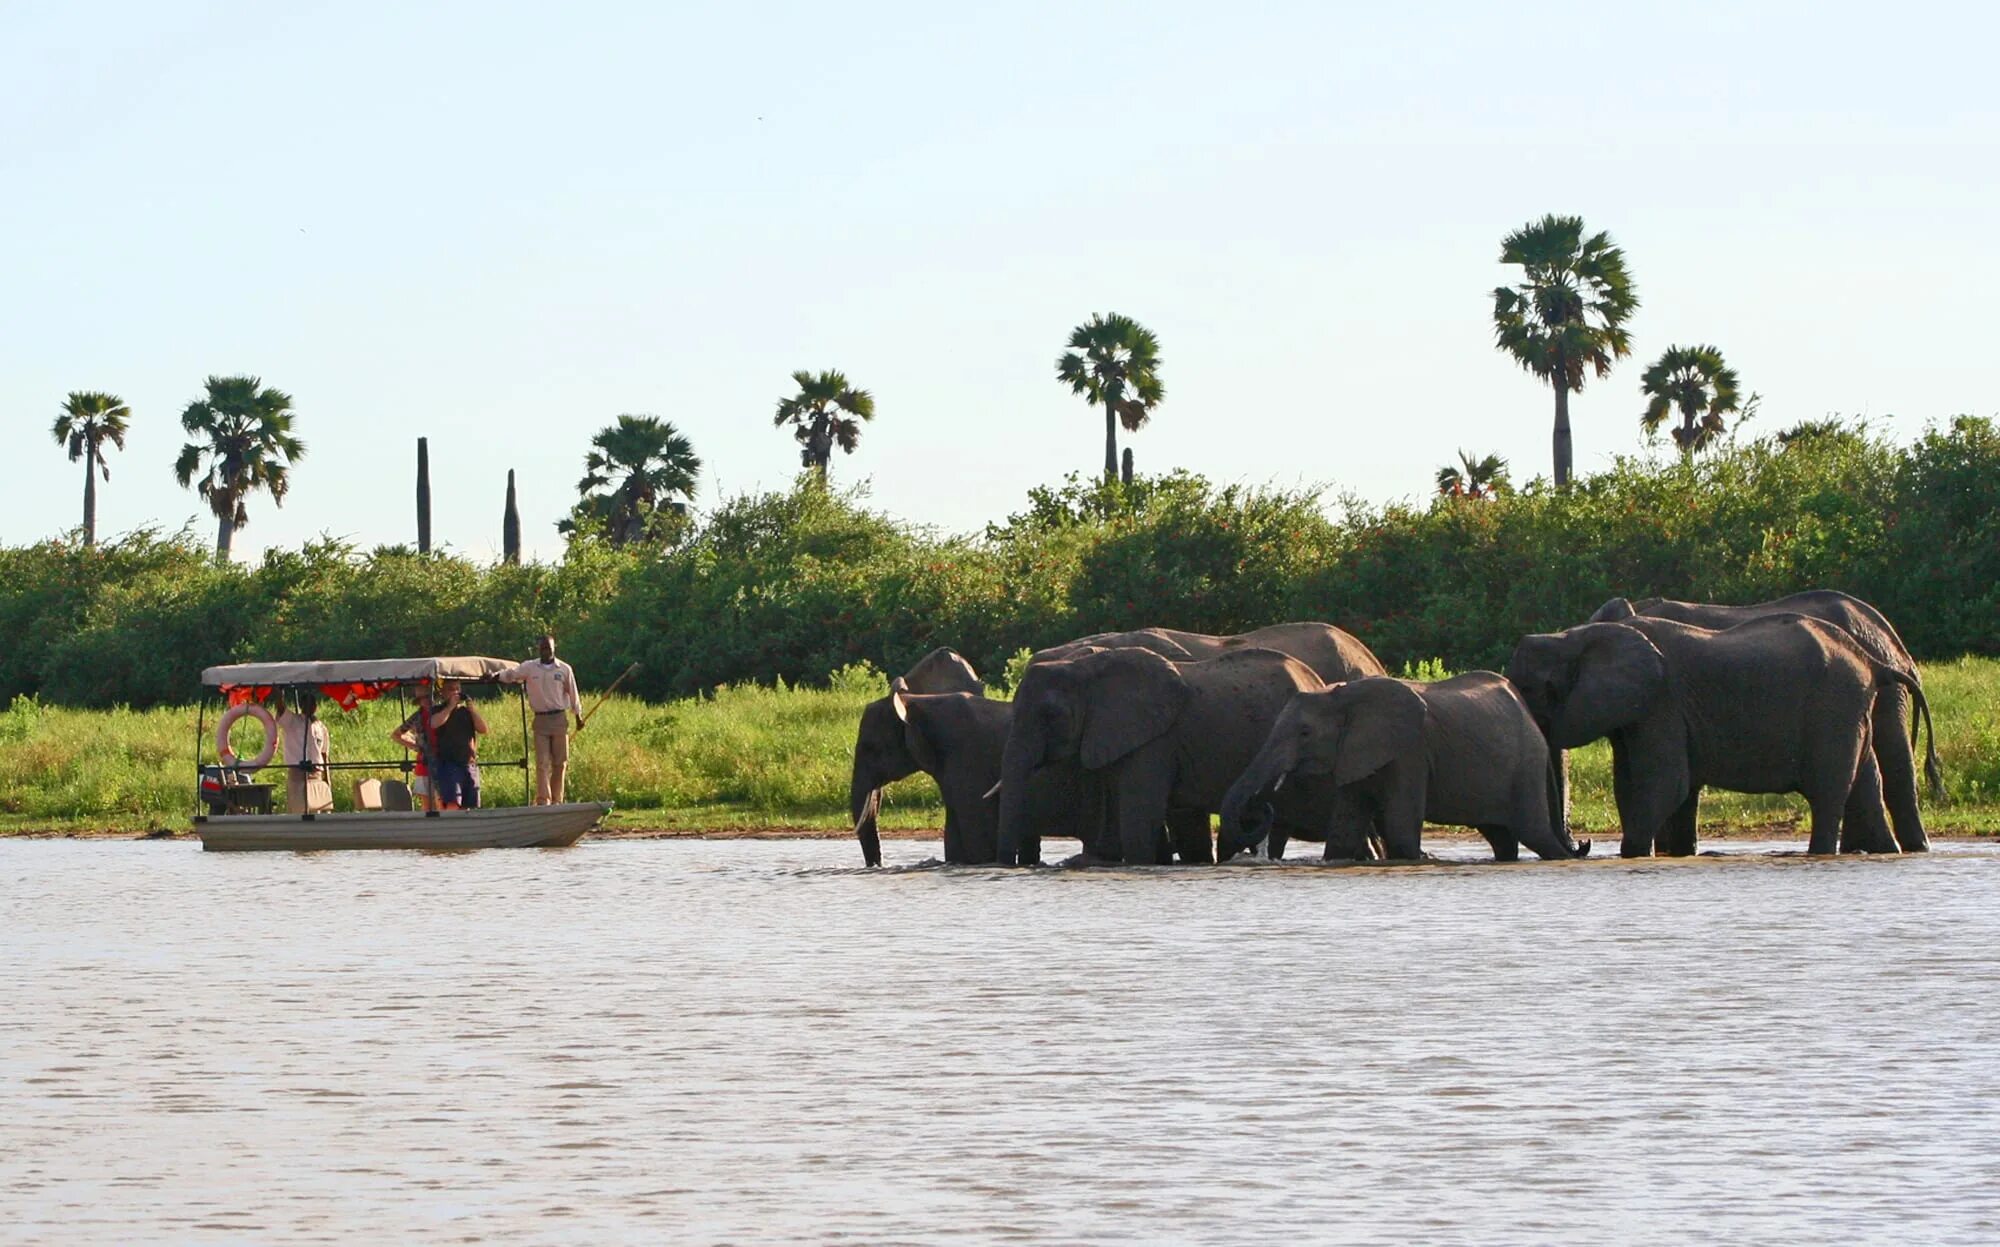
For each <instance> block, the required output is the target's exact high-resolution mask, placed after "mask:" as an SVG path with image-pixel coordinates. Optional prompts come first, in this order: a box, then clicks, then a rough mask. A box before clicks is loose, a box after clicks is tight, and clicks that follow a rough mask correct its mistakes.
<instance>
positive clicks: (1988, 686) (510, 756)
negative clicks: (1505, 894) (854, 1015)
mask: <svg viewBox="0 0 2000 1247" xmlns="http://www.w3.org/2000/svg"><path fill="white" fill-rule="evenodd" d="M1924 682H1925V687H1926V689H1927V690H1928V691H1929V696H1930V699H1931V707H1932V713H1933V717H1934V719H1935V722H1936V725H1937V743H1938V753H1939V755H1940V757H1941V759H1942V761H1943V764H1944V770H1945V777H1946V783H1947V785H1948V789H1949V793H1948V796H1947V798H1946V799H1945V800H1943V801H1937V800H1933V799H1931V798H1930V796H1929V794H1926V797H1925V804H1924V809H1925V818H1926V821H1927V824H1928V826H1929V827H1930V830H1931V832H1932V834H1933V835H1939V836H1994V835H2000V661H1996V660H1993V659H1988V658H1962V659H1958V660H1956V661H1954V662H1947V663H1935V664H1930V665H1927V666H1926V667H1925V668H1924ZM882 687H883V684H882V680H881V676H880V675H879V674H878V673H875V672H873V671H871V670H868V669H866V668H859V667H857V668H852V669H849V670H848V671H846V672H843V673H841V674H840V675H839V676H837V677H836V678H835V680H834V681H833V683H832V685H831V687H828V688H822V689H790V688H782V687H780V688H761V687H751V688H725V689H722V690H720V691H718V692H717V693H716V695H715V696H713V697H709V698H695V699H688V700H684V701H675V702H668V703H664V704H655V703H650V702H643V701H637V700H633V699H629V698H622V697H614V698H612V699H611V700H610V701H609V702H607V703H606V704H605V706H604V708H603V709H602V710H601V711H600V712H598V714H597V715H596V717H594V718H593V719H592V720H591V722H590V725H589V727H588V728H587V729H586V730H585V731H584V732H583V733H581V734H580V735H579V736H578V737H577V738H576V739H575V742H574V745H573V757H572V763H571V771H570V792H571V793H572V795H576V796H584V797H589V798H592V799H602V800H609V801H611V802H613V803H614V804H615V805H616V807H617V809H616V811H615V813H614V814H613V815H612V818H611V820H610V822H609V825H608V828H607V833H606V834H613V835H634V836H640V835H643V836H658V837H691V838H720V837H744V836H756V837H760V838H773V837H798V836H804V837H814V838H817V837H832V838H841V837H845V836H847V835H848V834H849V827H850V823H849V819H848V814H847V787H848V772H849V769H850V766H851V762H852V757H853V748H854V731H855V726H856V723H857V721H858V719H859V717H860V714H861V710H862V707H863V706H865V705H866V704H867V703H868V702H869V701H870V700H871V699H873V698H875V697H877V696H879V695H880V692H881V690H882ZM485 705H486V709H487V711H488V714H487V718H488V720H489V722H490V723H491V724H492V729H493V730H492V733H491V734H490V735H489V736H488V737H487V738H486V740H485V742H484V744H483V746H482V753H483V756H484V757H485V758H486V759H487V761H486V763H485V770H486V796H487V801H488V802H489V803H492V804H513V803H518V802H520V801H521V800H522V799H523V797H524V795H525V792H526V777H525V773H524V771H523V770H522V768H520V767H519V766H518V765H508V763H510V762H515V761H517V760H518V759H520V758H521V757H523V756H524V753H525V749H524V740H523V737H522V728H521V722H520V718H519V715H518V714H517V713H516V712H515V711H514V709H513V706H512V704H511V703H510V702H497V701H496V702H492V703H485ZM324 717H325V718H326V720H327V723H328V727H329V731H330V733H331V735H332V738H333V751H334V757H335V759H336V760H344V759H356V760H358V759H393V758H394V757H396V756H397V755H399V754H400V752H401V751H400V750H399V749H397V748H396V747H395V746H392V745H391V744H390V743H389V739H388V737H389V733H390V732H391V731H392V730H393V729H394V728H395V727H396V725H397V723H398V722H399V721H400V715H399V713H398V708H397V707H396V706H395V705H394V704H382V703H376V704H364V705H362V706H361V707H359V708H358V709H356V710H355V711H352V712H341V711H339V710H336V709H333V708H331V707H329V708H328V709H327V710H326V712H325V714H324ZM196 721H197V716H196V712H195V710H194V708H192V707H166V708H160V709H155V710H147V711H133V710H124V709H114V710H72V709H67V708H62V707H54V706H44V705H41V704H40V703H38V702H35V701H32V700H30V699H25V698H17V699H16V700H15V702H14V703H13V704H12V705H11V706H10V707H8V708H7V709H5V710H0V836H7V835H29V836H47V835H59V836H112V837H133V836H140V835H146V834H149V833H162V832H179V833H185V832H187V831H188V830H189V829H190V825H191V824H190V819H191V818H192V816H193V814H194V813H195V806H194V776H193V760H194V749H195V743H196V732H195V726H196ZM205 722H206V730H207V732H208V733H209V735H210V736H212V733H213V728H214V722H215V718H214V713H213V711H212V710H211V711H210V712H209V714H208V715H207V716H206V720H205ZM239 732H240V736H239V738H238V742H237V744H238V748H239V750H240V751H246V752H254V751H255V749H256V747H257V743H258V742H257V741H256V739H255V737H256V735H257V732H256V729H255V728H254V727H251V726H243V727H240V728H239ZM204 748H205V749H206V750H207V753H206V755H205V756H207V757H210V758H212V757H213V748H214V745H213V741H212V739H209V740H206V741H205V742H204ZM1610 771H1611V766H1610V750H1609V748H1608V747H1607V746H1605V745H1604V744H1602V743H1599V744H1597V745H1594V746H1592V747H1591V748H1589V749H1583V750H1578V751H1576V752H1575V753H1574V754H1573V755H1572V763H1571V774H1572V780H1573V800H1574V811H1573V813H1574V817H1575V820H1576V822H1577V823H1578V825H1579V827H1580V834H1583V835H1592V834H1600V835H1601V834H1607V829H1611V828H1615V827H1616V825H1617V817H1616V812H1615V809H1614V807H1613V803H1612V799H1611V776H1610ZM374 773H375V774H377V775H379V776H381V777H384V778H387V777H391V776H393V775H395V774H396V771H395V769H394V768H393V767H384V768H383V769H381V770H379V771H377V772H374ZM362 774H364V773H356V772H342V773H341V774H340V776H339V783H337V784H336V785H335V801H336V805H337V808H343V809H344V808H347V807H348V806H349V804H350V802H351V798H352V794H353V784H354V781H355V780H356V779H359V778H361V777H362ZM1702 814H1703V826H1702V829H1701V834H1702V835H1703V836H1704V837H1710V838H1714V837H1718V836H1752V835H1754V836H1770V835H1789V834H1796V835H1798V836H1799V837H1800V838H1803V836H1804V832H1803V831H1802V830H1800V831H1797V832H1796V833H1789V832H1785V831H1782V830H1779V828H1781V827H1783V826H1785V825H1788V824H1792V825H1796V824H1798V823H1799V822H1800V820H1802V819H1803V818H1804V814H1805V806H1804V803H1803V802H1801V801H1799V800H1798V799H1796V798H1790V797H1758V796H1742V795H1739V794H1734V793H1711V794H1708V795H1707V796H1706V797H1705V798H1704V800H1703V803H1702ZM943 819H944V811H943V810H942V809H941V808H940V807H939V806H938V803H937V789H936V786H935V785H934V784H932V783H931V781H930V780H929V779H928V778H926V777H925V776H922V775H917V776H913V777H911V778H910V779H907V780H904V781H902V782H901V783H898V784H895V785H892V786H891V787H890V788H889V789H888V790H887V791H886V792H885V794H884V800H883V808H882V815H881V824H882V832H883V834H884V835H886V836H890V837H896V838H908V837H916V838H923V837H925V836H931V835H935V834H936V830H935V829H936V828H938V827H939V826H941V825H942V823H943Z"/></svg>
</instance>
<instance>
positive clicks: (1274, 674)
mask: <svg viewBox="0 0 2000 1247" xmlns="http://www.w3.org/2000/svg"><path fill="white" fill-rule="evenodd" d="M1919 716H1921V717H1922V719H1923V721H1924V726H1925V727H1926V728H1927V729H1928V728H1929V726H1930V708H1929V704H1928V702H1927V701H1926V700H1925V698H1924V691H1923V684H1922V681H1921V679H1920V678H1919V676H1918V673H1917V668H1916V664H1915V662H1914V661H1912V659H1911V658H1910V655H1909V652H1908V651H1907V650H1906V649H1904V647H1903V644H1902V641H1901V640H1900V639H1899V638H1898V637H1897V635H1896V631H1895V629H1894V628H1893V627H1891V626H1890V624H1889V621H1888V620H1886V619H1884V618H1883V617H1882V615H1881V613H1880V612H1878V611H1876V610H1875V609H1874V608H1873V607H1871V606H1869V605H1868V604H1867V603H1865V602H1862V601H1860V600H1859V599H1856V598H1853V597H1850V596H1848V595H1847V594H1844V593H1838V592H1834V591H1831V590H1814V591H1811V592H1807V593H1798V594H1794V595H1792V596H1790V597H1786V598H1781V599H1779V600H1777V601H1774V602H1766V603H1762V604H1760V605H1756V606H1718V605H1709V604H1703V603H1694V602H1676V601H1670V600H1666V599H1660V598H1647V599H1644V600H1642V601H1638V602H1629V601H1627V600H1626V599H1624V598H1614V599H1612V600H1611V601H1610V602H1607V603H1605V605H1604V606H1603V607H1602V608H1600V609H1599V610H1598V611H1597V613H1596V614H1595V615H1593V616H1592V617H1591V618H1590V620H1589V621H1588V622H1586V623H1583V624H1581V625H1579V626H1577V627H1573V628H1569V629H1566V630H1564V631H1561V632H1553V633H1543V634H1537V635H1533V636H1528V637H1524V638H1523V639H1522V640H1521V643H1520V644H1519V645H1518V646H1516V647H1515V650H1514V654H1513V658H1512V660H1511V661H1510V662H1509V664H1508V669H1507V673H1506V675H1504V676H1503V675H1500V674H1498V673H1496V672H1492V671H1475V672H1470V673H1468V674H1465V675H1460V676H1455V677H1453V678H1451V679H1447V680H1438V681H1432V682H1428V683H1427V682H1423V681H1418V680H1400V679H1394V678H1391V677H1390V676H1389V675H1388V674H1387V673H1386V672H1385V671H1384V670H1383V667H1382V664H1381V662H1380V661H1378V660H1377V659H1376V657H1375V655H1374V654H1372V653H1370V652H1369V650H1368V647H1367V646H1366V645H1364V644H1362V643H1361V642H1360V641H1359V640H1357V639H1356V638H1355V637H1353V636H1351V635H1349V634H1348V633H1346V632H1343V631H1341V630H1340V629H1339V628H1336V627H1334V626H1332V625H1331V624H1324V623H1285V624H1277V625H1274V626H1272V627H1268V628H1260V629H1258V630H1256V631H1254V632H1246V633H1243V634H1241V635H1237V636H1208V635H1205V634H1202V633H1192V632H1178V631H1174V630H1172V629H1167V628H1146V629H1142V630H1140V631H1136V632H1117V633H1101V634H1098V635H1094V636H1088V637H1083V638H1081V639H1079V640H1076V641H1072V642H1069V643H1067V644H1064V645H1060V646H1056V647H1054V648H1052V649H1046V650H1042V651H1040V652H1038V653H1036V654H1034V655H1033V656H1032V658H1031V660H1030V661H1029V663H1028V666H1027V668H1026V670H1025V672H1024V674H1023V675H1022V678H1021V680H1020V683H1019V686H1018V687H1017V688H1016V689H1015V693H1014V697H1013V700H1012V701H1011V702H1003V701H995V700H989V699H988V698H987V697H986V696H985V688H984V686H983V685H982V684H981V682H980V679H979V677H978V675H977V673H976V672H974V671H973V669H972V667H971V665H970V664H969V663H967V662H966V661H965V659H964V658H962V657H960V656H959V655H958V654H956V653H954V652H952V651H951V650H948V649H941V650H937V651H935V652H933V653H932V654H930V655H929V656H927V657H926V658H925V659H924V660H923V661H922V662H920V663H918V664H917V665H916V666H915V667H913V668H911V669H910V671H908V672H907V673H905V674H904V675H902V676H898V677H896V678H894V679H892V680H891V681H890V688H889V694H888V696H886V697H883V698H881V699H880V700H877V701H875V702H872V703H870V704H869V705H868V706H867V707H866V708H865V709H864V710H863V712H862V715H861V726H860V731H859V733H858V735H857V737H856V739H855V745H854V770H853V777H852V781H851V786H850V812H851V814H852V816H853V819H854V832H855V836H856V838H857V839H858V840H859V841H860V843H861V848H862V854H863V856H864V858H865V859H866V861H867V863H868V865H870V866H877V865H880V864H881V860H882V854H881V843H880V838H879V835H878V833H877V829H876V817H877V812H878V810H879V807H880V804H881V790H882V788H883V787H884V786H885V785H887V784H890V783H893V782H895V781H896V780H899V779H902V778H904V777H905V776H908V775H912V774H914V773H916V772H917V771H923V772H925V773H926V774H928V775H930V776H931V777H932V778H933V779H934V780H935V781H936V782H937V785H938V791H939V793H940V794H941V796H942V798H943V803H944V809H945V825H944V858H945V860H946V861H947V862H951V863H966V864H975V863H995V862H997V863H1000V864H1003V865H1024V866H1032V865H1036V864H1038V863H1039V862H1040V861H1041V840H1042V838H1043V837H1044V836H1051V837H1063V838H1071V839H1075V840H1078V841H1080V842H1081V843H1082V845H1083V852H1082V854H1081V855H1080V858H1079V859H1078V860H1079V861H1080V862H1081V863H1083V864H1091V863H1113V862H1118V863H1125V864H1131V865H1155V864H1163V863H1166V862H1170V861H1175V860H1178V861H1181V862H1212V861H1216V860H1223V861H1226V860H1228V859H1229V858H1231V857H1233V856H1235V855H1236V854H1238V853H1241V852H1244V851H1254V850H1257V849H1259V848H1261V849H1262V850H1263V851H1264V852H1265V853H1266V854H1267V855H1268V856H1270V857H1273V858H1278V857H1282V856H1283V855H1284V851H1285V845H1286V844H1287V842H1288V841H1290V840H1293V839H1303V840H1312V841H1323V842H1324V843H1325V846H1326V848H1325V856H1326V857H1327V858H1328V859H1332V860H1371V859H1377V858H1381V859H1387V860H1392V861H1394V860H1416V859H1421V858H1422V857H1423V845H1422V832H1423V828H1424V826H1425V824H1426V823H1431V824H1443V825H1448V826H1461V827H1469V828H1472V829H1474V830H1476V831H1478V832H1479V833H1480V835H1482V836H1483V837H1485V839H1486V841H1487V842H1488V843H1489V844H1490V845H1491V846H1492V849H1493V855H1494V857H1495V858H1496V859H1498V860H1502V861H1511V860H1515V859H1516V858H1517V857H1518V856H1519V853H1520V849H1521V848H1522V847H1523V846H1525V847H1526V848H1527V849H1528V850H1529V851H1530V852H1532V853H1534V854H1535V855H1536V856H1537V857H1540V858H1544V859H1561V858H1569V857H1579V856H1582V855H1584V854H1586V853H1588V852H1589V851H1590V844H1589V842H1588V841H1582V842H1578V841H1576V840H1574V839H1572V838H1571V836H1570V834H1569V831H1568V826H1567V818H1566V810H1567V806H1568V787H1567V767H1566V764H1565V761H1564V756H1565V755H1564V751H1565V750H1569V749H1574V748H1577V747H1579V746H1582V745H1586V744H1589V743H1590V742H1592V741H1595V740H1599V739H1604V738H1607V737H1608V738H1609V739H1610V741H1611V754H1612V784H1613V789H1614V793H1615V797H1616V801H1617V806H1618V817H1619V822H1620V824H1621V830H1622V839H1621V842H1620V852H1621V853H1622V854H1623V855H1624V856H1626V857H1646V856H1651V855H1652V854H1654V853H1655V852H1658V853H1662V854H1667V855H1687V854H1691V853H1693V852H1694V851H1695V828H1696V816H1697V814H1698V804H1699V801H1700V796H1701V790H1702V788H1703V787H1705V786H1707V787H1715V788H1723V789H1729V790H1732V791H1737V792H1792V793H1798V794H1800V795H1802V796H1804V797H1805V799H1806V801H1807V802H1808V803H1809V804H1810V806H1811V810H1812V833H1811V842H1810V845H1809V851H1810V852H1812V853H1833V852H1836V851H1840V852H1868V853H1895V852H1916V851H1921V850H1923V849H1925V848H1927V847H1928V843H1929V842H1928V841H1927V839H1926V838H1925V834H1924V828H1923V819H1922V815H1921V813H1920V811H1919V808H1918V793H1917V788H1918V780H1917V766H1916V757H1915V754H1914V745H1915V742H1916V738H1917V736H1916V729H1917V719H1918V717H1919ZM1924 766H1925V774H1926V776H1927V777H1928V779H1929V782H1930V784H1931V786H1932V790H1933V792H1938V791H1941V790H1942V775H1941V772H1940V769H1939V767H1938V761H1937V751H1936V744H1935V741H1934V740H1931V741H1928V742H1927V746H1926V752H1925V763H1924ZM1212 815H1219V816H1220V823H1219V829H1218V830H1216V831H1214V832H1213V833H1211V816H1212Z"/></svg>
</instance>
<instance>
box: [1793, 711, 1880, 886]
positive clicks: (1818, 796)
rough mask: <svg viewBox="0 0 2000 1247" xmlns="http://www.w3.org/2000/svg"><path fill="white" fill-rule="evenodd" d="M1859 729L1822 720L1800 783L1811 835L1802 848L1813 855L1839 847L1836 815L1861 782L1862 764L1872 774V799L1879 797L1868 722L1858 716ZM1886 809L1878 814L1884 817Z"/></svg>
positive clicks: (1843, 810) (1837, 817)
mask: <svg viewBox="0 0 2000 1247" xmlns="http://www.w3.org/2000/svg"><path fill="white" fill-rule="evenodd" d="M1859 727H1860V730H1859V731H1856V730H1854V726H1853V725H1841V724H1838V723H1825V724H1823V725H1822V726H1821V729H1820V730H1821V735H1820V736H1819V738H1818V739H1817V740H1816V741H1815V745H1816V748H1815V749H1814V750H1813V753H1812V755H1811V761H1810V762H1809V764H1808V768H1809V769H1808V771H1807V779H1806V783H1805V784H1803V785H1802V788H1803V790H1804V792H1805V797H1806V801H1807V803H1808V804H1810V805H1811V806H1812V838H1811V840H1810V841H1808V842H1807V845H1806V852H1808V853H1812V854H1815V855H1819V854H1832V853H1836V852H1838V851H1839V849H1840V819H1841V815H1842V814H1843V813H1844V812H1845V811H1846V809H1847V802H1848V798H1849V797H1850V796H1852V795H1853V793H1854V789H1855V787H1856V785H1857V784H1858V783H1860V782H1861V771H1862V768H1863V766H1864V765H1865V766H1866V767H1867V769H1868V770H1869V771H1870V772H1871V773H1872V774H1873V775H1874V776H1875V779H1874V781H1873V782H1874V787H1875V791H1876V798H1875V799H1876V802H1877V803H1878V804H1879V803H1880V801H1881V782H1882V781H1881V771H1880V770H1879V769H1877V768H1876V766H1875V758H1874V750H1873V749H1872V748H1870V744H1871V742H1870V740H1869V736H1870V735H1871V733H1870V731H1869V722H1868V720H1867V719H1866V718H1862V719H1861V721H1860V724H1859ZM1888 817H1889V816H1888V813H1887V812H1886V811H1885V812H1884V813H1883V815H1882V819H1883V821H1884V822H1887V821H1888Z"/></svg>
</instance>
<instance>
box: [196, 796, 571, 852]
mask: <svg viewBox="0 0 2000 1247" xmlns="http://www.w3.org/2000/svg"><path fill="white" fill-rule="evenodd" d="M610 812H611V805H610V803H609V802H605V801H573V802H570V803H569V804H567V805H515V806H498V807H492V808H487V809H479V810H368V811H356V812H353V813H345V814H226V815H221V816H219V817H213V818H207V819H204V820H202V821H201V822H200V824H199V826H198V827H197V830H198V831H199V832H200V833H201V847H202V848H204V849H207V850H209V851H211V852H237V851H243V850H252V849H264V850H277V849H290V850H295V851H301V852H303V851H308V850H317V849H555V848H562V847H564V846H565V845H571V844H575V843H576V842H577V841H578V840H579V839H581V838H582V837H583V834H584V833H585V832H587V831H589V830H590V829H591V828H593V827H595V826H597V824H599V823H600V822H603V821H604V816H605V815H607V814H609V813H610Z"/></svg>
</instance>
